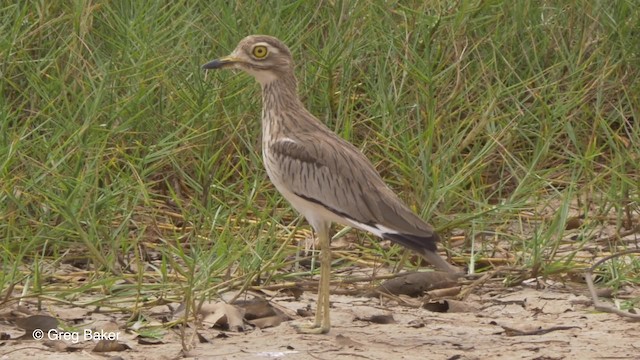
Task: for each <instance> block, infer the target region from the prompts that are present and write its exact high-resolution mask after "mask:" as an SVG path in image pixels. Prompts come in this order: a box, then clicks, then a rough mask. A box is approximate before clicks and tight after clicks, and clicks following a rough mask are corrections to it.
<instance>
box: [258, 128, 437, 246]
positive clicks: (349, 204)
mask: <svg viewBox="0 0 640 360" xmlns="http://www.w3.org/2000/svg"><path fill="white" fill-rule="evenodd" d="M325 134H326V135H327V136H325V137H322V143H319V142H318V141H319V140H318V137H317V136H316V135H312V134H310V133H296V134H288V135H287V138H284V139H279V140H276V141H275V142H273V143H272V144H271V146H270V148H269V151H270V152H271V154H272V155H273V156H275V157H276V161H275V162H274V163H275V164H274V166H277V167H279V168H278V169H277V171H278V172H279V173H281V174H282V175H284V176H282V177H281V178H282V181H283V182H284V185H285V186H286V187H287V189H289V190H290V191H291V192H293V193H294V194H296V195H297V196H299V197H302V198H304V199H305V200H308V201H311V202H314V203H316V204H319V205H321V206H323V207H324V208H326V209H328V210H329V211H331V212H333V213H335V214H337V215H339V216H342V217H346V218H348V219H349V220H351V221H353V222H355V223H357V224H361V225H362V226H361V228H362V229H364V230H368V231H371V232H373V233H375V234H376V235H378V236H381V237H385V238H388V239H390V240H393V241H396V242H399V243H400V244H402V245H405V246H407V247H410V248H413V249H416V248H420V249H423V248H425V246H426V247H428V248H429V249H433V250H435V241H437V240H438V237H437V234H436V233H435V231H434V230H433V228H432V227H431V226H430V225H429V224H427V223H426V222H424V221H423V220H422V219H420V218H419V217H418V216H417V215H415V214H414V213H413V212H412V211H411V210H410V209H409V208H408V207H407V206H406V205H404V204H403V203H402V202H401V201H400V199H399V198H398V197H397V196H396V195H395V194H394V193H393V191H392V190H391V189H389V187H388V186H387V185H386V184H385V183H384V181H383V180H382V178H381V177H380V175H379V174H378V173H377V172H376V170H375V169H374V167H373V165H371V163H370V162H369V160H368V159H367V158H366V157H365V156H364V155H363V154H362V153H361V152H360V151H359V150H358V149H357V148H356V147H355V146H353V145H351V144H350V143H348V142H347V141H345V140H343V139H342V138H340V137H338V136H337V135H335V134H333V133H331V132H326V133H325ZM372 228H374V229H377V230H378V231H374V230H372ZM400 235H402V236H403V237H406V236H409V237H413V238H414V239H413V240H412V239H410V238H409V239H404V240H403V239H399V238H397V237H398V236H400ZM429 239H430V240H429ZM413 242H418V243H419V244H413ZM426 243H429V244H426ZM427 245H428V246H427Z"/></svg>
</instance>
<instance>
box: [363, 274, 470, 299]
mask: <svg viewBox="0 0 640 360" xmlns="http://www.w3.org/2000/svg"><path fill="white" fill-rule="evenodd" d="M457 279H458V275H456V274H449V273H446V272H442V271H430V272H412V273H405V274H402V275H401V276H399V277H396V278H393V279H390V280H387V281H385V282H384V283H382V284H381V285H380V286H378V287H377V288H376V289H375V290H374V291H373V292H371V293H369V294H367V296H370V297H375V296H378V294H380V293H386V294H391V295H409V296H420V295H422V294H423V293H424V292H425V291H429V290H434V289H442V288H448V287H451V286H453V285H455V284H457Z"/></svg>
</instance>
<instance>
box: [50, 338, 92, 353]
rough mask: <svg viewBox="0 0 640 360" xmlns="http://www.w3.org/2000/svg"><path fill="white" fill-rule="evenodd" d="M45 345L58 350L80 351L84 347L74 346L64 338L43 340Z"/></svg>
mask: <svg viewBox="0 0 640 360" xmlns="http://www.w3.org/2000/svg"><path fill="white" fill-rule="evenodd" d="M43 344H44V346H46V347H49V348H51V349H52V350H53V351H57V352H74V351H80V350H83V349H84V348H83V347H81V346H73V345H69V344H67V343H66V342H65V341H63V340H46V341H44V342H43Z"/></svg>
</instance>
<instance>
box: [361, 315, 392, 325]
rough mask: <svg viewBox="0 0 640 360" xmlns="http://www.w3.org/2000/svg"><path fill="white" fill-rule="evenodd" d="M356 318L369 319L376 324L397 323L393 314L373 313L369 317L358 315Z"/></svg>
mask: <svg viewBox="0 0 640 360" xmlns="http://www.w3.org/2000/svg"><path fill="white" fill-rule="evenodd" d="M356 320H362V321H368V322H370V323H374V324H395V323H396V320H395V319H394V318H393V315H391V314H388V315H387V314H380V315H371V316H367V317H362V318H361V317H356Z"/></svg>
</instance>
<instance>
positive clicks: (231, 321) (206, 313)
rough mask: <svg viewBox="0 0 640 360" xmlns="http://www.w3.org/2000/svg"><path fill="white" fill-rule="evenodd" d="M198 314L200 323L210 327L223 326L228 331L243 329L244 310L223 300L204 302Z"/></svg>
mask: <svg viewBox="0 0 640 360" xmlns="http://www.w3.org/2000/svg"><path fill="white" fill-rule="evenodd" d="M198 314H199V315H201V316H202V323H203V324H205V325H208V326H210V327H214V326H216V325H218V326H223V327H226V328H227V329H229V330H230V331H244V310H243V309H242V308H240V307H237V306H234V305H231V304H227V303H224V302H217V303H205V304H203V305H202V307H201V308H200V310H199V311H198Z"/></svg>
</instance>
